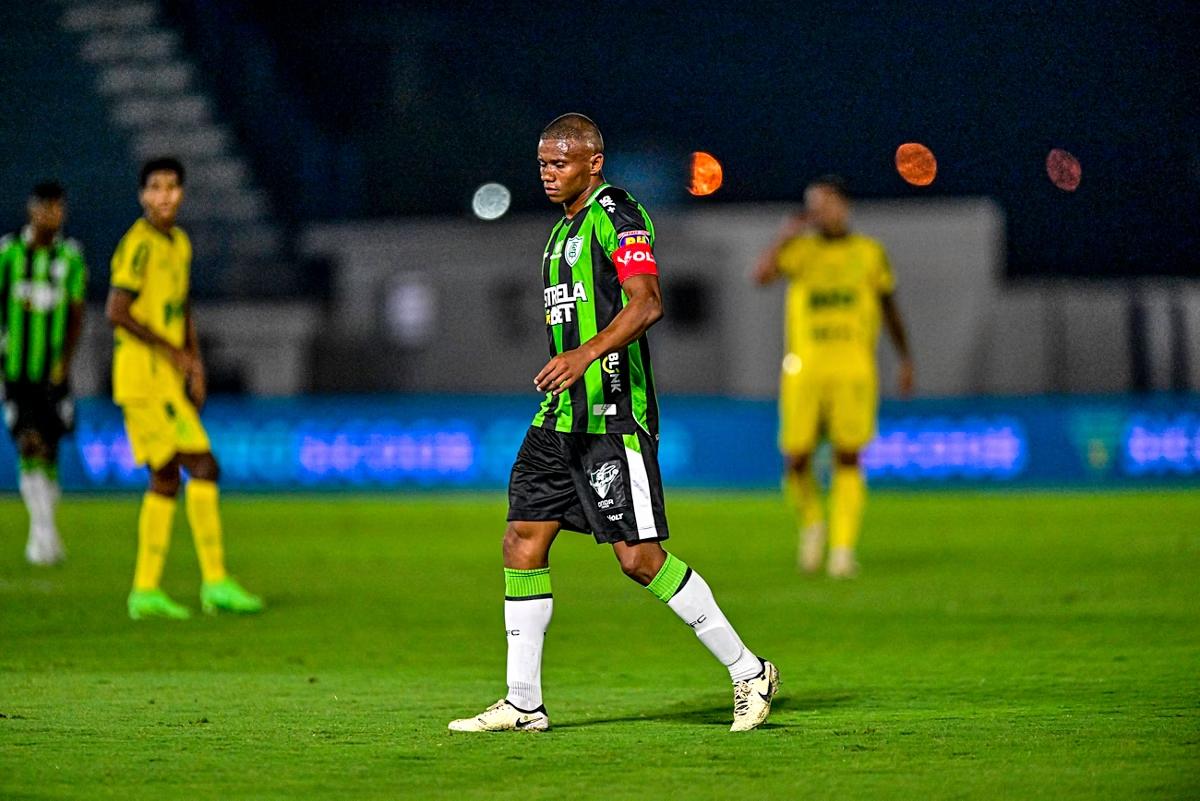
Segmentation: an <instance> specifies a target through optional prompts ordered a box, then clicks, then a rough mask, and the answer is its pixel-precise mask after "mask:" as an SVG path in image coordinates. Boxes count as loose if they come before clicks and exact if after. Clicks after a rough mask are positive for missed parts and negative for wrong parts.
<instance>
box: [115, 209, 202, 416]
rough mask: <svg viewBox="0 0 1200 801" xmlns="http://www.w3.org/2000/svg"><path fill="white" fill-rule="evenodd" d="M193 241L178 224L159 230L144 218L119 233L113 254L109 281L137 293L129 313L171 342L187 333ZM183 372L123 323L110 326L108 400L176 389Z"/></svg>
mask: <svg viewBox="0 0 1200 801" xmlns="http://www.w3.org/2000/svg"><path fill="white" fill-rule="evenodd" d="M191 265H192V243H191V241H190V240H189V239H188V236H187V234H186V233H184V231H183V229H182V228H179V227H175V228H172V229H171V233H170V235H167V234H164V233H163V232H162V231H159V230H158V229H157V228H155V227H154V226H153V225H151V224H150V223H149V222H148V221H147V220H146V219H145V218H141V219H139V220H138V221H137V222H135V223H134V224H133V226H132V227H131V228H130V229H129V230H128V231H127V232H126V233H125V236H123V237H121V241H120V243H118V244H117V250H116V252H115V253H113V258H112V278H111V280H110V282H109V283H110V284H111V285H112V286H113V287H116V288H119V289H125V290H128V291H129V292H132V293H133V294H134V295H136V297H135V299H134V301H133V304H132V305H131V306H130V309H129V311H130V314H131V315H132V316H133V319H135V320H137V321H138V322H139V323H141V324H142V325H144V326H146V327H147V328H149V329H150V330H151V331H153V332H154V333H155V334H157V335H158V336H160V337H162V338H163V339H165V340H166V341H167V342H169V343H170V344H171V345H173V346H174V347H176V348H182V347H183V344H184V341H185V339H186V336H187V328H186V325H187V321H186V313H187V298H188V281H189V277H190V272H191ZM183 382H184V377H183V375H182V374H181V373H180V372H179V371H178V370H177V369H176V368H175V364H174V363H173V362H172V361H171V357H170V356H168V355H167V354H166V353H164V352H162V351H161V349H159V348H155V347H153V346H151V345H148V344H146V343H145V342H143V341H142V340H140V339H138V338H137V337H135V336H133V334H131V333H129V332H128V331H126V330H125V329H123V328H120V327H118V328H117V329H116V331H115V332H114V341H113V400H114V401H116V402H117V403H119V404H120V403H125V402H127V401H136V400H143V399H146V398H155V397H161V396H164V395H174V394H178V393H179V392H180V391H182V389H183Z"/></svg>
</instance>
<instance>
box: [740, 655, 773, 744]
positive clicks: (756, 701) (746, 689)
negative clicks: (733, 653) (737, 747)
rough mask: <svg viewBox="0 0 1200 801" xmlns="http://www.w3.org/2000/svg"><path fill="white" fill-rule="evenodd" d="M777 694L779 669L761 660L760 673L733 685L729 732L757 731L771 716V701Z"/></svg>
mask: <svg viewBox="0 0 1200 801" xmlns="http://www.w3.org/2000/svg"><path fill="white" fill-rule="evenodd" d="M777 692H779V669H778V668H776V667H775V665H774V664H772V663H771V662H768V661H767V660H765V659H764V660H763V669H762V673H759V674H758V675H757V676H755V677H754V678H752V679H750V680H749V681H739V682H738V683H736V684H734V685H733V725H732V726H730V727H729V730H730V731H750V730H751V729H757V728H758V727H759V726H761V725H762V724H763V721H765V720H766V719H767V715H769V714H771V699H772V698H774V697H775V693H777Z"/></svg>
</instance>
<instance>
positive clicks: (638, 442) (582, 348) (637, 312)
mask: <svg viewBox="0 0 1200 801" xmlns="http://www.w3.org/2000/svg"><path fill="white" fill-rule="evenodd" d="M538 164H539V166H540V168H541V178H542V186H543V188H544V189H545V192H546V195H547V197H549V198H550V200H551V201H553V202H554V203H561V204H562V206H563V210H564V212H565V214H564V216H563V218H562V219H561V220H560V221H559V222H558V224H557V225H555V226H554V230H553V231H552V232H551V234H550V240H549V242H548V243H547V244H546V250H545V252H544V253H543V254H542V265H541V270H542V284H543V298H544V300H545V308H546V336H547V338H548V340H549V345H550V356H551V358H550V361H549V362H547V364H546V366H545V367H543V368H542V369H541V371H540V372H539V373H538V374H537V376H536V377H535V378H534V384H535V386H536V387H537V389H538V390H540V391H543V392H545V393H546V398H545V400H544V401H543V402H542V405H541V408H540V409H539V410H538V412H537V414H536V415H535V416H534V418H533V425H532V426H531V427H530V429H529V431H528V433H527V434H526V435H525V441H524V443H523V444H522V445H521V450H520V452H519V453H518V454H517V460H516V463H515V464H514V465H513V469H512V476H511V477H510V479H509V489H508V502H509V509H508V529H507V531H506V532H505V535H504V596H505V597H504V623H505V629H506V631H507V637H508V694H507V695H506V696H505V697H504V698H502V699H500V700H499V701H497V702H496V703H495V704H493V705H492V706H490V707H488V708H487V709H486V710H484V711H483V712H481V713H480V714H478V715H476V716H475V717H471V718H463V719H461V720H455V721H453V722H451V724H450V728H451V729H452V730H454V731H544V730H546V729H548V728H549V727H550V720H549V717H548V715H547V714H546V708H545V706H544V705H543V704H542V687H541V672H542V643H543V640H544V637H545V633H546V628H547V626H548V625H549V623H550V616H551V612H552V610H553V603H554V602H553V598H552V596H551V591H550V568H549V557H550V546H551V545H552V544H553V543H554V538H555V537H556V536H557V535H558V532H559V531H560V530H562V529H567V530H570V531H579V532H583V533H586V534H591V535H592V536H593V537H595V539H596V542H598V543H606V544H610V545H612V548H613V551H614V552H615V554H616V557H617V560H618V561H619V562H620V564H621V569H622V570H623V571H624V572H625V574H626V575H628V576H629V577H630V578H632V579H633V580H634V581H636V582H638V583H639V584H641V585H643V586H645V587H646V588H647V589H648V590H650V592H651V593H653V594H654V595H655V597H657V598H658V599H660V600H661V601H663V602H665V603H666V604H668V605H669V606H670V607H671V609H672V610H673V611H674V612H675V613H676V614H677V615H679V617H680V618H681V619H682V620H683V621H684V622H685V623H687V624H688V625H689V626H690V627H691V628H692V629H693V630H694V631H695V632H696V635H697V636H698V637H699V638H700V640H701V642H703V643H704V645H705V646H706V647H707V648H708V649H709V651H711V652H712V654H713V656H715V657H716V658H717V659H718V660H720V661H721V663H722V664H724V665H725V666H726V667H727V668H728V669H729V675H730V678H731V679H732V680H733V684H734V709H733V726H732V731H746V730H748V729H753V728H755V727H757V726H758V725H759V724H761V723H762V722H763V721H764V720H766V718H767V715H768V713H769V712H770V709H771V698H772V697H773V696H774V695H775V691H776V689H777V688H778V685H779V671H778V670H776V668H775V666H774V665H773V664H771V663H770V662H767V661H765V660H762V659H759V658H758V657H757V656H755V655H754V653H753V652H751V651H750V649H748V648H746V646H745V645H743V643H742V640H741V638H740V637H738V635H737V632H736V631H734V629H733V627H732V626H731V625H730V624H729V621H728V620H727V619H726V618H725V615H724V614H723V613H722V612H721V609H720V607H719V606H717V603H716V601H715V600H714V599H713V594H712V591H711V590H710V589H709V587H708V584H707V583H705V581H704V579H703V578H701V577H700V575H699V574H698V573H696V572H695V571H693V570H692V569H691V568H690V567H688V566H687V565H686V564H684V562H683V561H682V560H681V559H679V558H677V557H675V556H674V555H672V554H669V553H667V552H666V551H665V550H663V547H662V542H663V540H665V539H667V518H666V510H665V508H664V503H663V491H662V481H661V479H660V476H659V470H658V458H657V450H658V403H657V401H656V400H655V395H654V371H653V369H652V368H651V366H650V348H649V345H648V343H647V339H646V331H647V330H648V329H649V328H650V326H652V325H653V324H654V323H655V322H657V321H658V319H659V318H660V317H662V300H661V294H660V291H659V284H658V266H657V264H656V263H655V260H654V225H653V224H652V223H651V222H650V216H649V215H648V214H647V213H646V210H645V209H644V208H642V206H641V204H639V203H638V202H637V201H636V200H634V199H633V197H631V196H630V195H629V193H627V192H625V191H624V190H622V189H618V188H616V187H614V186H610V185H609V184H607V183H605V181H604V176H603V174H602V168H603V166H604V141H603V139H602V138H601V136H600V131H599V129H598V128H597V127H596V124H595V123H593V122H592V121H591V120H590V119H588V118H587V117H584V116H583V115H581V114H565V115H563V116H562V117H559V118H558V119H556V120H554V121H553V122H551V123H550V125H548V126H547V127H546V129H545V130H544V131H542V136H541V139H540V141H539V142H538Z"/></svg>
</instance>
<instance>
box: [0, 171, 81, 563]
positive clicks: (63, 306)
mask: <svg viewBox="0 0 1200 801" xmlns="http://www.w3.org/2000/svg"><path fill="white" fill-rule="evenodd" d="M27 208H28V212H29V223H28V225H26V226H25V227H24V228H22V229H21V230H20V231H18V232H16V233H14V234H11V235H9V236H6V237H4V238H3V239H2V240H0V336H2V337H3V347H2V348H0V357H2V359H3V370H4V420H5V424H6V425H7V427H8V430H9V432H10V433H11V435H12V438H13V442H14V443H15V444H16V446H17V453H18V456H19V458H20V468H21V477H20V488H21V498H22V499H23V500H24V501H25V508H26V509H27V510H28V511H29V539H28V540H27V542H26V545H25V558H26V559H27V560H28V561H29V562H30V563H31V564H35V565H52V564H56V563H58V562H61V561H62V560H63V559H64V558H65V556H66V552H65V551H64V549H63V545H62V540H61V538H60V537H59V534H58V527H57V524H56V523H55V519H54V514H55V507H56V506H57V505H58V500H59V497H60V496H61V492H60V490H59V485H58V444H59V440H61V439H62V437H63V436H64V435H65V434H67V433H68V432H70V431H71V429H72V428H73V426H74V418H75V409H74V403H73V401H72V399H71V394H70V389H69V386H68V381H67V379H68V377H69V375H70V371H71V357H72V356H73V355H74V353H75V347H76V345H77V344H78V343H79V336H80V333H81V332H82V330H83V296H84V288H85V286H86V284H87V268H86V267H85V266H84V263H83V253H82V250H81V248H80V246H79V243H78V242H76V241H75V240H73V239H64V238H63V236H62V227H63V223H64V222H65V220H66V216H67V206H66V192H65V191H64V190H63V188H62V186H60V185H59V184H57V183H55V182H52V181H51V182H45V183H40V184H38V185H37V186H35V187H34V188H33V192H32V193H31V194H30V196H29V203H28V206H27Z"/></svg>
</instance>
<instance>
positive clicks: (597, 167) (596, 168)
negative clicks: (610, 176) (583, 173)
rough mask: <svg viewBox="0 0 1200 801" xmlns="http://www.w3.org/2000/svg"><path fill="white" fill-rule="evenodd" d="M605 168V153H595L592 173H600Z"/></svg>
mask: <svg viewBox="0 0 1200 801" xmlns="http://www.w3.org/2000/svg"><path fill="white" fill-rule="evenodd" d="M603 169H604V154H603V153H595V154H593V155H592V168H591V171H590V172H591V174H592V175H599V174H600V173H601V171H602V170H603Z"/></svg>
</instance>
